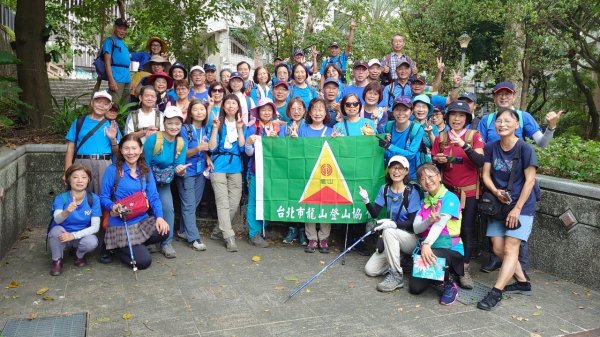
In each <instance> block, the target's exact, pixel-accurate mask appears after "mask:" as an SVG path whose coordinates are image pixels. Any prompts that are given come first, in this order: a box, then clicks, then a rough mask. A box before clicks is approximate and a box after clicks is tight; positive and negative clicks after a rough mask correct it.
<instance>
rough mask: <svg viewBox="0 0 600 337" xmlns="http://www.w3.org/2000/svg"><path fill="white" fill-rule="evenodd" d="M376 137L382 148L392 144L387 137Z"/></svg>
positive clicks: (387, 147)
mask: <svg viewBox="0 0 600 337" xmlns="http://www.w3.org/2000/svg"><path fill="white" fill-rule="evenodd" d="M377 139H378V140H379V146H381V147H382V148H384V149H386V150H387V149H389V148H390V145H392V142H390V141H389V140H387V139H381V138H379V137H378V138H377Z"/></svg>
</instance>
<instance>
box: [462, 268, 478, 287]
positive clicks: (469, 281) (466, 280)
mask: <svg viewBox="0 0 600 337" xmlns="http://www.w3.org/2000/svg"><path fill="white" fill-rule="evenodd" d="M458 283H459V284H460V287H461V288H463V289H473V286H474V285H475V283H474V282H473V278H472V277H471V273H470V271H469V267H465V275H463V276H459V277H458Z"/></svg>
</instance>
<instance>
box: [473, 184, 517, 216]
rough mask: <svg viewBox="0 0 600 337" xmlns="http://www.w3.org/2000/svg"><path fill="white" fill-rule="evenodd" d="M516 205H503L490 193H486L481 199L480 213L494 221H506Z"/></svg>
mask: <svg viewBox="0 0 600 337" xmlns="http://www.w3.org/2000/svg"><path fill="white" fill-rule="evenodd" d="M513 207H514V205H507V204H503V203H501V202H500V200H498V198H496V196H495V195H493V194H492V192H490V191H485V192H483V194H482V195H481V197H480V198H479V212H481V214H485V215H487V216H489V217H490V218H492V219H496V220H506V217H507V216H508V213H510V211H512V209H513Z"/></svg>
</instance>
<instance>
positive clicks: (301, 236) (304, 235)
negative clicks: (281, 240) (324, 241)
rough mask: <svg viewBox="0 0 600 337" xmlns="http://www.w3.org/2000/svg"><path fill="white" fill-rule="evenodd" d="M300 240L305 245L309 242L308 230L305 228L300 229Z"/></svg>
mask: <svg viewBox="0 0 600 337" xmlns="http://www.w3.org/2000/svg"><path fill="white" fill-rule="evenodd" d="M298 242H300V244H301V245H303V246H306V245H307V244H308V239H307V238H306V231H305V230H304V228H300V229H299V230H298Z"/></svg>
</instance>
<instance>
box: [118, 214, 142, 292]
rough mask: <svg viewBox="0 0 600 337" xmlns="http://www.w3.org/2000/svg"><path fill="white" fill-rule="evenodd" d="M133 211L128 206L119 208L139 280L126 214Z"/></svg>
mask: <svg viewBox="0 0 600 337" xmlns="http://www.w3.org/2000/svg"><path fill="white" fill-rule="evenodd" d="M129 213H131V210H130V209H128V208H123V209H120V210H119V218H121V220H123V225H124V226H125V235H126V236H127V246H129V257H130V258H131V262H130V263H131V267H132V269H133V275H135V280H136V281H137V279H138V277H137V270H138V269H137V266H136V264H135V257H134V256H133V248H132V247H131V238H130V237H129V228H127V220H126V218H127V217H126V215H127V214H129Z"/></svg>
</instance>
